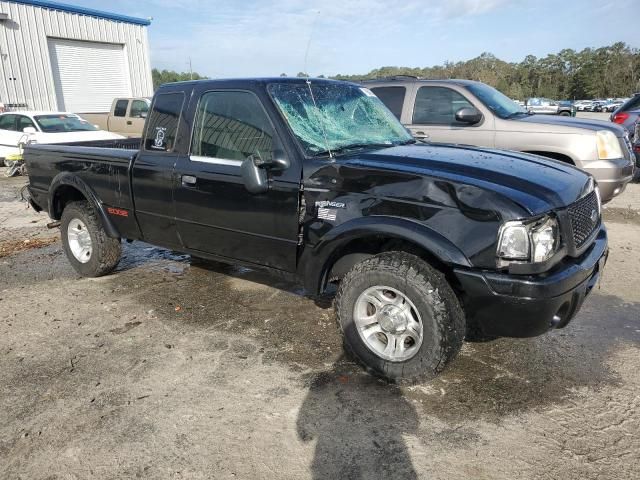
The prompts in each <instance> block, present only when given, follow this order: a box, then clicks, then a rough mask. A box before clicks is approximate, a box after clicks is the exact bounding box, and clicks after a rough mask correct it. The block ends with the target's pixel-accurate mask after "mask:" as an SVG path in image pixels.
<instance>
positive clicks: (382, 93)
mask: <svg viewBox="0 0 640 480" xmlns="http://www.w3.org/2000/svg"><path fill="white" fill-rule="evenodd" d="M371 91H372V92H373V93H375V94H376V96H377V97H378V98H379V99H380V100H382V103H384V104H385V105H386V107H387V108H388V109H389V110H391V113H393V114H394V115H395V116H396V118H397V119H398V120H400V116H401V115H402V105H404V97H405V93H406V92H407V89H406V88H404V87H377V88H372V89H371Z"/></svg>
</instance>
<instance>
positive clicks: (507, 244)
mask: <svg viewBox="0 0 640 480" xmlns="http://www.w3.org/2000/svg"><path fill="white" fill-rule="evenodd" d="M529 243H530V242H529V232H528V231H527V227H526V226H525V225H524V224H523V223H522V222H507V223H505V224H504V225H503V227H502V231H501V232H500V242H499V245H498V256H499V257H500V258H504V259H505V260H528V259H529Z"/></svg>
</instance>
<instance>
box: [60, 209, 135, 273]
mask: <svg viewBox="0 0 640 480" xmlns="http://www.w3.org/2000/svg"><path fill="white" fill-rule="evenodd" d="M75 219H77V220H80V221H81V222H82V223H83V224H84V225H85V226H86V228H87V231H88V232H89V236H90V237H91V248H92V251H91V253H90V255H89V256H88V258H89V259H88V261H86V262H85V263H82V262H80V261H79V260H78V259H76V257H75V256H74V254H73V253H72V251H71V248H70V246H69V237H68V232H69V224H70V223H71V222H73V221H74V220H75ZM60 232H61V234H62V248H63V250H64V253H65V254H66V255H67V259H68V260H69V263H70V264H71V266H72V267H73V268H74V269H75V271H76V272H78V273H79V274H80V275H82V276H83V277H101V276H103V275H106V274H108V273H110V272H112V271H113V269H114V268H116V266H117V265H118V262H119V261H120V256H121V254H122V247H121V244H120V239H118V238H111V237H109V236H108V235H107V233H106V232H105V231H104V228H103V227H102V223H101V222H100V219H99V218H98V215H97V214H96V212H95V210H94V209H93V208H92V207H91V206H90V205H89V202H86V201H81V202H71V203H69V204H68V205H67V206H66V207H65V209H64V211H63V212H62V219H61V222H60Z"/></svg>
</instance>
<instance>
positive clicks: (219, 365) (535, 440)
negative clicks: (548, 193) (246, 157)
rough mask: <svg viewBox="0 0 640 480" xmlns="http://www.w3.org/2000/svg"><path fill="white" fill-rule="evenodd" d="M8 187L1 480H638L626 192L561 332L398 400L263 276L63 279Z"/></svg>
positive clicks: (137, 273)
mask: <svg viewBox="0 0 640 480" xmlns="http://www.w3.org/2000/svg"><path fill="white" fill-rule="evenodd" d="M23 183H24V179H22V178H17V179H6V178H4V177H1V178H0V279H1V280H0V281H1V282H2V283H1V284H0V365H1V366H2V368H0V478H3V479H5V478H7V479H17V478H21V479H87V478H99V479H120V478H189V479H193V478H195V479H199V478H216V479H234V478H242V479H306V478H317V479H367V480H368V479H375V478H384V479H388V478H399V479H411V478H428V479H452V478H470V479H510V480H511V479H521V478H522V479H524V478H526V479H534V478H535V479H556V478H557V479H596V478H598V479H632V478H639V477H640V466H639V465H640V464H639V463H638V459H639V458H640V436H639V435H638V432H639V431H640V412H639V408H640V394H639V392H640V376H639V375H638V371H640V290H639V289H638V285H639V284H640V268H639V267H640V260H639V255H640V245H639V242H638V239H639V238H640V185H638V184H635V185H630V187H629V189H628V191H627V192H625V193H624V194H623V195H622V196H621V197H620V198H619V199H616V200H615V201H614V202H612V204H610V205H609V206H608V207H607V208H606V211H605V217H606V219H607V224H608V227H609V232H610V244H611V254H610V258H609V263H608V266H607V269H606V270H605V275H604V278H603V280H602V283H601V288H599V289H597V290H596V291H595V292H594V293H593V294H592V296H591V297H590V298H589V299H587V301H586V302H585V305H584V307H583V309H582V311H581V313H580V314H579V316H578V317H577V318H576V319H575V320H574V321H573V322H572V323H571V324H570V325H569V326H568V327H567V328H566V329H564V330H558V331H554V332H551V333H549V334H547V335H545V336H542V337H539V338H534V339H527V340H513V339H500V340H496V341H493V342H488V343H475V344H470V343H469V344H465V347H464V349H463V351H462V353H461V355H460V356H459V357H458V358H457V359H456V361H455V362H454V363H453V365H452V366H451V368H449V369H448V370H447V371H446V372H445V373H444V374H443V375H442V376H441V377H440V378H438V379H437V380H435V381H433V382H431V383H428V384H424V385H419V386H415V387H409V388H397V387H393V386H389V385H385V384H383V383H381V382H379V381H377V380H374V379H372V378H371V377H369V376H367V375H365V374H363V373H362V372H361V371H360V370H359V369H358V368H357V367H355V366H354V365H353V364H351V363H350V362H349V361H348V360H347V359H345V358H343V356H342V349H341V342H340V337H339V336H338V333H337V329H336V327H335V323H334V318H333V312H332V310H331V309H330V308H329V303H330V302H329V301H314V300H313V299H311V298H307V297H305V296H304V293H303V292H301V291H300V290H298V289H297V287H296V286H294V285H289V284H286V283H282V282H279V281H277V280H273V279H269V278H267V277H265V276H264V275H263V274H261V273H255V272H252V271H249V270H246V269H239V268H232V267H225V266H215V265H208V266H207V267H203V266H197V265H192V264H191V263H190V259H189V257H188V256H182V255H178V254H174V253H172V252H169V251H166V250H162V249H158V248H154V247H151V246H149V245H145V244H141V243H134V244H131V245H125V249H124V251H125V258H124V259H123V261H122V262H121V264H120V266H119V268H118V271H117V272H116V273H115V274H113V275H110V276H108V277H104V278H100V279H82V278H79V277H78V276H77V275H76V274H75V273H74V271H73V270H72V269H71V267H70V266H69V265H68V264H67V262H66V259H65V258H64V255H63V253H62V250H61V247H60V243H59V241H58V240H51V241H54V243H53V244H51V245H48V246H45V247H42V248H30V247H31V246H37V245H40V243H39V242H36V240H38V239H40V240H42V239H45V240H46V241H45V242H44V243H47V242H48V241H49V240H47V239H50V238H52V237H53V238H54V239H55V238H57V237H58V236H59V235H58V232H57V230H53V231H52V230H46V228H45V227H44V225H45V224H46V223H47V221H48V220H47V219H46V217H45V216H44V215H37V214H35V213H34V212H33V211H32V210H25V209H24V206H23V205H22V204H20V203H19V202H18V201H17V200H16V198H17V192H18V190H19V186H20V185H22V184H23ZM15 240H20V241H22V244H23V245H21V246H20V247H19V248H15ZM24 240H30V241H29V242H28V243H26V244H25V243H24ZM8 242H13V243H12V244H11V245H13V247H11V249H7V250H5V253H2V247H3V246H5V247H6V246H7V245H9V243H8ZM18 243H20V242H18ZM11 252H13V253H11ZM273 285H275V287H274V286H273Z"/></svg>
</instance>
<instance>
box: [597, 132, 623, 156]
mask: <svg viewBox="0 0 640 480" xmlns="http://www.w3.org/2000/svg"><path fill="white" fill-rule="evenodd" d="M596 143H597V145H598V158H599V159H600V160H613V159H616V158H622V156H623V155H622V149H621V148H620V142H619V141H618V137H616V136H615V134H614V133H613V132H610V131H609V130H600V131H598V132H596Z"/></svg>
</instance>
